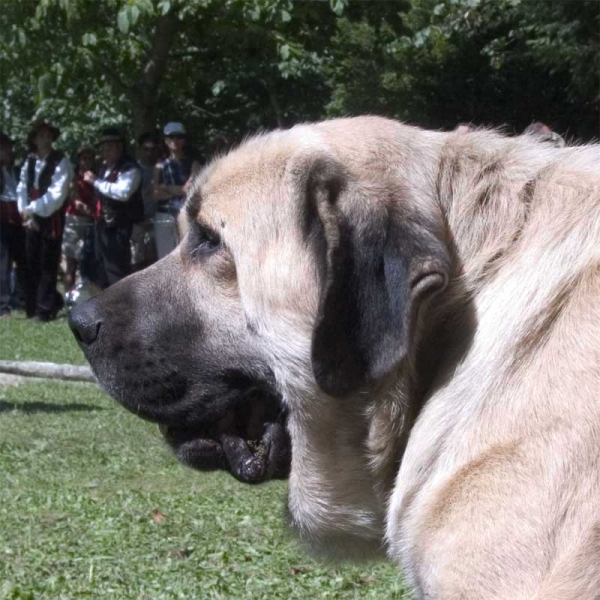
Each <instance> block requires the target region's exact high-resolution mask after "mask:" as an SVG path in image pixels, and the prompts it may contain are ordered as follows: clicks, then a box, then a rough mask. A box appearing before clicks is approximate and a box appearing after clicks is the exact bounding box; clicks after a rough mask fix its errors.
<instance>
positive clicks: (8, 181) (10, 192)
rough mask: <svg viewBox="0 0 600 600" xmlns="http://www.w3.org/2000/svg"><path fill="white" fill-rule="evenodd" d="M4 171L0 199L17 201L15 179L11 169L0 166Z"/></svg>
mask: <svg viewBox="0 0 600 600" xmlns="http://www.w3.org/2000/svg"><path fill="white" fill-rule="evenodd" d="M2 172H3V173H4V191H2V193H1V194H0V200H8V201H9V202H16V201H17V180H16V179H15V177H14V174H13V170H12V169H7V168H6V167H2Z"/></svg>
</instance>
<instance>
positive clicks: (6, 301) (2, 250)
mask: <svg viewBox="0 0 600 600" xmlns="http://www.w3.org/2000/svg"><path fill="white" fill-rule="evenodd" d="M13 263H15V264H16V275H17V289H18V292H19V296H20V298H21V301H22V302H23V303H24V304H25V305H26V303H27V295H28V291H29V272H28V270H27V263H26V255H25V230H24V229H23V227H22V226H21V225H11V224H9V223H0V315H3V314H6V313H8V312H10V301H11V292H12V290H11V273H12V266H13Z"/></svg>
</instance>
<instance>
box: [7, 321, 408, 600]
mask: <svg viewBox="0 0 600 600" xmlns="http://www.w3.org/2000/svg"><path fill="white" fill-rule="evenodd" d="M24 338H27V339H24ZM6 340H9V341H10V343H11V346H10V348H7V347H6ZM0 348H1V354H2V356H1V358H6V359H15V358H19V359H31V360H53V361H57V362H76V363H80V362H82V360H81V356H80V353H79V350H78V349H77V346H76V345H75V344H74V343H73V342H71V339H70V334H69V332H68V328H67V327H66V324H65V321H64V320H62V321H58V322H55V323H52V324H48V325H34V324H31V323H27V322H25V321H24V319H22V318H20V317H19V316H16V317H12V318H10V319H5V320H3V321H0ZM0 473H1V474H2V475H1V477H2V486H1V487H0V599H12V600H15V599H23V598H27V599H32V600H33V599H35V600H38V599H53V600H54V599H63V598H64V599H66V598H69V599H81V598H114V599H119V600H120V599H129V598H132V599H136V600H142V599H147V600H155V599H163V598H164V599H171V598H186V599H194V598H199V599H204V598H206V599H225V598H232V599H235V598H248V599H255V598H257V599H258V598H265V599H269V600H270V599H273V598H306V599H313V598H392V599H393V598H396V599H407V598H408V595H406V593H405V592H404V587H403V585H402V583H401V581H400V578H399V576H398V573H397V571H396V569H395V568H394V567H393V566H391V565H386V564H374V565H361V566H360V567H358V566H347V565H344V566H334V565H326V564H323V563H320V562H317V561H314V560H312V559H310V558H309V557H307V556H306V555H305V554H304V553H303V551H302V550H301V549H300V548H299V547H298V546H297V545H296V544H295V542H294V541H293V540H291V539H290V538H289V537H288V534H287V532H286V530H285V527H284V525H283V505H284V499H285V494H286V484H285V483H284V482H273V483H268V484H265V485H263V486H259V487H250V486H246V485H243V484H241V483H238V482H237V481H236V480H234V479H233V478H232V477H230V476H229V475H227V474H224V473H215V474H200V473H197V472H194V471H192V470H190V469H187V468H185V467H184V466H182V465H180V464H179V463H177V462H176V461H175V459H174V458H173V457H172V456H171V455H170V453H169V451H168V449H167V448H166V447H165V446H164V445H163V443H162V440H161V437H160V435H159V433H158V431H157V430H156V426H154V425H152V424H150V423H146V422H143V421H141V420H140V419H138V418H136V417H134V416H133V415H130V414H129V413H127V412H126V411H125V410H123V409H122V408H121V407H119V406H118V405H117V404H116V403H115V402H113V401H112V400H111V399H110V398H109V397H108V396H106V395H105V394H104V393H103V392H101V391H100V390H98V389H97V388H96V387H95V386H93V385H87V384H65V383H48V382H35V383H26V384H22V385H20V386H16V387H9V386H4V387H0Z"/></svg>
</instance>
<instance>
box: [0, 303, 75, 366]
mask: <svg viewBox="0 0 600 600" xmlns="http://www.w3.org/2000/svg"><path fill="white" fill-rule="evenodd" d="M0 360H40V361H48V362H55V363H63V364H67V363H68V364H72V365H84V364H87V363H86V361H85V358H84V356H83V352H81V350H80V349H79V346H78V345H77V343H76V342H75V338H74V337H73V335H72V334H71V332H70V330H69V327H68V325H67V319H66V316H65V313H64V312H63V313H61V314H60V316H59V317H58V319H56V320H55V321H52V322H50V323H33V322H32V321H30V320H27V319H26V318H25V313H24V312H22V311H15V312H14V313H13V314H12V315H11V316H10V317H9V318H5V319H2V320H0Z"/></svg>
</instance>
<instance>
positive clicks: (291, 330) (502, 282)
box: [71, 117, 600, 600]
mask: <svg viewBox="0 0 600 600" xmlns="http://www.w3.org/2000/svg"><path fill="white" fill-rule="evenodd" d="M187 214H188V221H189V231H188V233H187V235H186V237H185V239H184V240H183V242H182V243H181V245H180V246H179V247H178V249H176V250H175V251H174V252H173V253H172V254H170V255H169V256H168V257H167V258H165V259H164V260H162V261H160V262H159V263H158V264H156V265H155V266H153V267H150V268H149V269H147V270H145V271H143V272H141V273H138V274H136V275H133V276H132V277H129V278H127V279H125V280H124V281H122V282H120V283H118V284H117V285H115V286H113V287H111V288H109V289H108V290H107V291H106V292H104V293H103V294H102V295H100V296H98V297H96V298H95V299H93V300H91V301H89V302H87V303H85V304H83V305H81V306H80V307H79V308H77V309H75V310H74V312H73V313H72V316H71V326H72V328H73V330H74V333H75V335H76V336H77V338H78V340H79V342H80V344H81V346H82V348H83V349H84V351H85V353H86V356H87V357H88V359H89V361H90V363H91V364H92V367H93V369H94V371H95V373H96V374H97V376H98V378H99V379H100V381H101V382H102V384H103V385H104V387H105V388H106V389H107V390H108V392H109V393H111V394H112V395H113V396H114V397H115V398H116V399H117V400H119V401H120V402H122V403H123V404H124V405H125V406H127V407H128V408H129V409H131V410H133V411H134V412H136V413H137V414H139V415H141V416H143V417H145V418H149V419H152V420H154V421H156V422H158V423H160V424H161V425H162V431H163V433H164V435H165V437H166V439H167V440H168V442H169V443H170V444H171V445H172V447H173V448H174V450H175V452H176V453H177V455H178V456H179V458H180V459H181V460H183V461H185V462H186V463H188V464H190V465H192V466H194V467H197V468H201V469H210V468H225V469H228V470H230V471H231V472H232V473H233V474H234V475H235V476H236V477H238V478H239V479H241V480H243V481H262V480H265V479H268V478H271V477H285V476H287V475H288V470H289V500H288V505H289V523H290V526H291V528H292V529H293V530H294V531H295V532H296V533H297V535H298V536H299V538H300V539H301V540H303V541H304V542H306V543H307V545H308V546H310V547H311V548H312V549H313V550H315V551H317V552H319V553H324V554H326V555H333V556H337V557H346V556H350V557H352V558H361V557H369V556H377V555H387V556H388V557H389V558H390V559H391V560H393V561H395V562H397V563H398V564H399V565H400V566H401V568H402V570H403V573H404V574H405V577H406V578H407V580H408V582H409V583H410V585H411V586H412V588H413V590H414V594H415V596H416V597H417V598H420V599H425V598H428V599H436V600H437V599H440V600H454V599H456V600H458V599H461V600H493V599H502V600H525V599H527V600H534V599H535V600H542V599H543V600H592V599H598V598H600V147H597V146H595V147H593V146H588V147H572V148H563V149H558V148H554V147H551V146H549V145H545V144H543V143H541V142H538V141H536V140H535V139H533V138H531V137H527V136H521V137H516V138H508V137H504V136H502V135H500V134H497V133H494V132H489V131H475V132H470V133H466V134H465V133H458V132H455V133H439V132H430V131H423V130H420V129H417V128H413V127H408V126H406V125H403V124H400V123H397V122H394V121H389V120H384V119H380V118H375V117H365V118H357V119H342V120H334V121H329V122H325V123H319V124H315V125H302V126H298V127H294V128H293V129H291V130H289V131H276V132H273V133H270V134H268V135H262V136H257V137H255V138H253V139H250V140H249V141H248V142H246V143H244V144H243V145H242V146H240V147H239V148H237V149H236V150H234V151H232V152H231V153H229V155H227V156H225V157H222V158H218V159H216V160H214V161H213V162H212V163H211V164H210V165H209V166H208V167H207V168H206V169H205V170H204V171H203V173H201V174H200V175H199V176H198V177H197V179H196V182H195V185H194V188H193V190H192V192H191V193H190V196H189V200H188V203H187ZM288 434H289V438H288ZM290 440H291V469H290V454H289V452H290Z"/></svg>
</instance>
